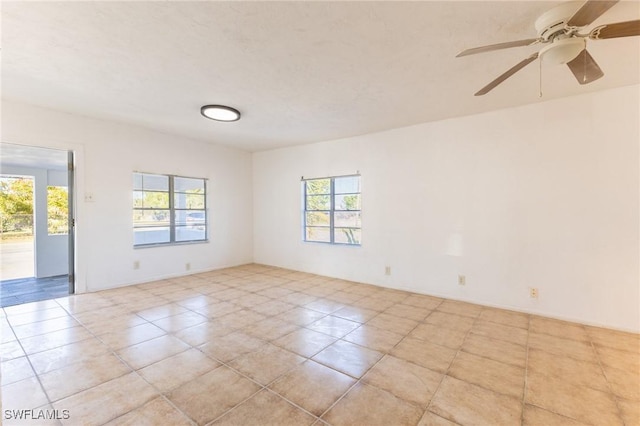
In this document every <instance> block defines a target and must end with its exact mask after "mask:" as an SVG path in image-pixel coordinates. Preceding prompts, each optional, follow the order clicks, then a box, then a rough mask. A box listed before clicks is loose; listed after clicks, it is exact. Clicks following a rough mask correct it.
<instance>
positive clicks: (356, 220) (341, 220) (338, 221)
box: [333, 212, 361, 228]
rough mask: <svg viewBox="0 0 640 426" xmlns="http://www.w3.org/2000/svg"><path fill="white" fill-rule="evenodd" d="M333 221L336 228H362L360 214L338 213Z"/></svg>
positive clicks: (334, 215)
mask: <svg viewBox="0 0 640 426" xmlns="http://www.w3.org/2000/svg"><path fill="white" fill-rule="evenodd" d="M333 221H334V222H333V223H334V226H335V227H336V228H338V227H346V228H360V226H361V220H360V212H336V213H334V214H333Z"/></svg>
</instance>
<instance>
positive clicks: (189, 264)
mask: <svg viewBox="0 0 640 426" xmlns="http://www.w3.org/2000/svg"><path fill="white" fill-rule="evenodd" d="M184 267H185V269H186V270H187V271H190V270H191V263H189V262H187V263H185V265H184Z"/></svg>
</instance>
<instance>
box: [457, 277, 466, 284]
mask: <svg viewBox="0 0 640 426" xmlns="http://www.w3.org/2000/svg"><path fill="white" fill-rule="evenodd" d="M466 284H467V277H465V276H464V275H458V285H466Z"/></svg>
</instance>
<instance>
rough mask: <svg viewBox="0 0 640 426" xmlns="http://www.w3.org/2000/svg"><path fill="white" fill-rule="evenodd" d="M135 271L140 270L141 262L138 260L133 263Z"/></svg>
mask: <svg viewBox="0 0 640 426" xmlns="http://www.w3.org/2000/svg"><path fill="white" fill-rule="evenodd" d="M133 269H140V261H139V260H136V261H134V262H133Z"/></svg>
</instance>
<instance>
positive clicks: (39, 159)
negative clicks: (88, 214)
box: [0, 143, 74, 307]
mask: <svg viewBox="0 0 640 426" xmlns="http://www.w3.org/2000/svg"><path fill="white" fill-rule="evenodd" d="M0 149H1V150H2V160H1V163H0V223H1V225H2V226H1V229H0V254H1V255H2V256H1V258H2V262H1V264H0V306H3V307H4V306H12V305H17V304H22V303H28V302H35V301H39V300H47V299H54V298H57V297H62V296H65V295H68V294H69V293H73V290H74V287H73V284H74V283H73V270H74V267H73V215H72V212H73V196H72V194H73V174H72V170H73V167H72V154H71V153H70V152H67V151H62V150H54V149H48V148H36V147H27V146H22V145H13V144H4V143H2V144H0Z"/></svg>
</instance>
